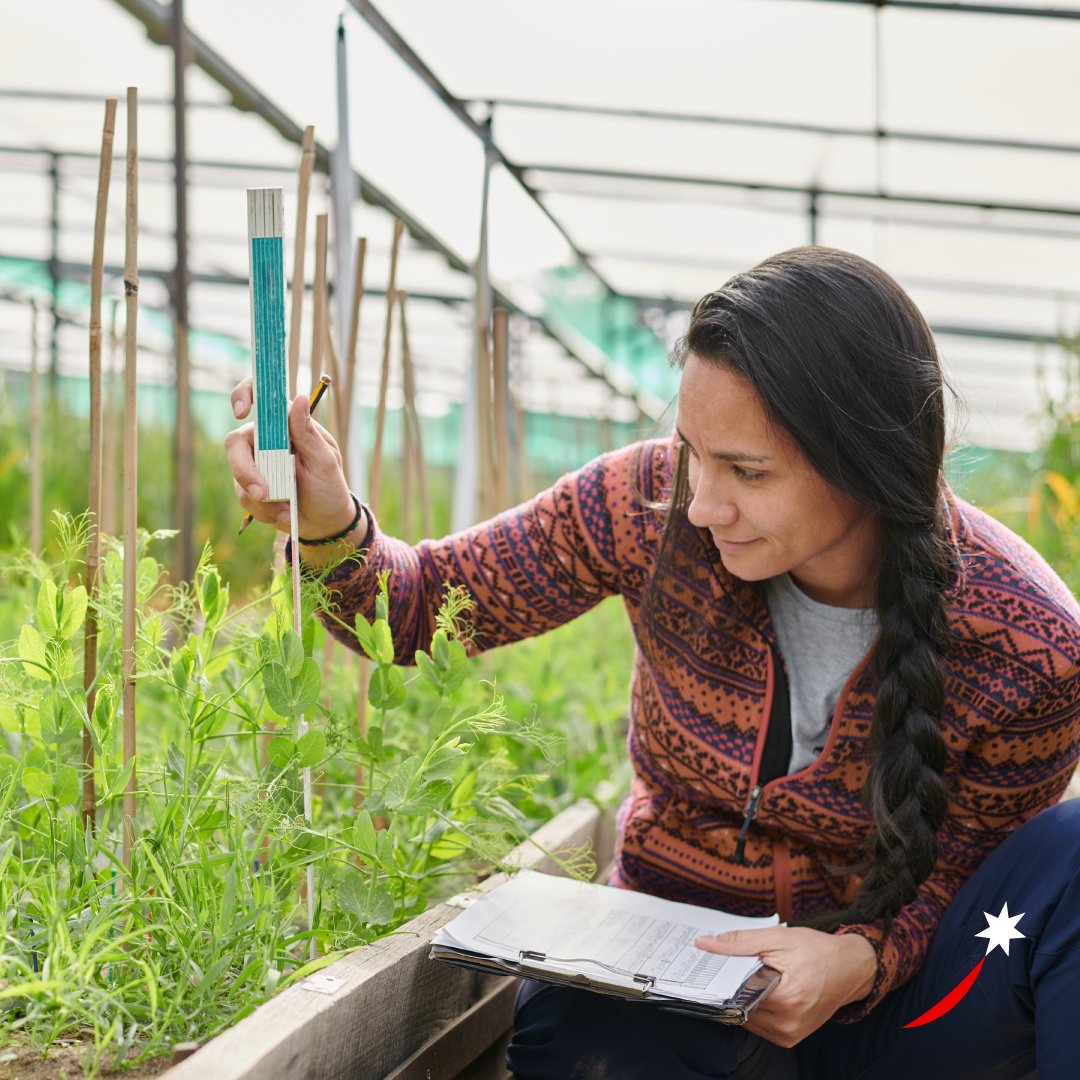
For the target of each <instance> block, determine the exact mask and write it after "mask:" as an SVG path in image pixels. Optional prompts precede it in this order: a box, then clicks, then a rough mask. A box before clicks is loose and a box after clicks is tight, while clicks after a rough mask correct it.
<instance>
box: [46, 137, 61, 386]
mask: <svg viewBox="0 0 1080 1080" xmlns="http://www.w3.org/2000/svg"><path fill="white" fill-rule="evenodd" d="M49 181H50V184H51V189H50V196H49V286H50V289H51V299H50V301H49V311H50V312H51V314H52V329H51V330H50V331H49V389H50V392H51V393H52V395H53V396H54V397H55V395H56V380H57V376H58V375H59V373H60V307H59V297H58V294H59V292H60V155H59V154H50V155H49Z"/></svg>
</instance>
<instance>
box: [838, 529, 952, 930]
mask: <svg viewBox="0 0 1080 1080" xmlns="http://www.w3.org/2000/svg"><path fill="white" fill-rule="evenodd" d="M939 514H940V511H938V513H936V514H935V515H934V517H935V518H937V517H938V516H939ZM884 548H885V549H884V552H883V557H882V565H881V570H880V573H879V578H878V590H877V610H878V620H879V625H880V629H879V636H878V642H877V647H876V650H875V655H874V663H875V668H876V672H877V677H878V693H877V701H876V704H875V707H874V722H873V727H872V729H871V735H870V744H871V751H872V752H873V753H874V761H873V765H872V766H871V769H870V775H869V777H868V778H867V782H866V788H865V796H866V800H867V803H868V805H869V807H870V810H871V812H872V814H873V819H874V835H873V840H872V855H873V861H872V862H871V863H870V864H869V866H868V867H867V868H866V869H865V871H864V874H863V882H862V888H861V889H860V890H859V892H858V894H857V895H856V897H855V899H854V901H853V902H852V905H851V907H850V909H849V910H848V911H847V912H846V913H845V916H844V921H854V922H868V921H872V920H875V919H882V920H883V921H884V923H885V928H886V931H887V930H888V927H889V924H890V923H891V921H892V919H893V917H894V916H895V915H896V913H897V912H898V911H899V910H900V908H902V907H903V906H904V905H905V904H907V903H910V902H911V901H912V900H913V899H914V898H915V895H916V893H917V891H918V888H919V885H920V884H921V883H922V881H923V880H924V879H925V878H926V877H927V876H928V875H929V874H930V871H931V869H932V868H933V865H934V862H935V860H936V858H937V831H938V829H939V828H940V827H941V824H942V822H943V821H944V820H945V813H946V810H947V808H948V791H947V788H946V784H945V780H944V777H943V775H942V774H943V772H944V769H945V741H944V739H943V738H942V735H941V712H942V709H943V707H944V703H945V674H944V670H943V668H942V664H941V654H942V653H943V652H944V650H945V648H946V647H947V644H948V639H949V627H948V617H947V605H946V599H945V592H946V589H947V587H948V580H949V557H948V548H947V546H946V543H945V540H944V537H943V530H942V528H941V523H940V522H939V521H935V526H934V528H933V529H932V530H925V529H920V530H913V529H910V528H903V527H900V528H897V527H892V528H891V529H887V531H886V534H885V545H884Z"/></svg>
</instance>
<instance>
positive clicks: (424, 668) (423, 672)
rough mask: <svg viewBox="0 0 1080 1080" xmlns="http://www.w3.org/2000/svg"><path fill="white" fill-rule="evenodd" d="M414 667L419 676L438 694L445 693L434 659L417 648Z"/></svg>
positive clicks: (444, 685)
mask: <svg viewBox="0 0 1080 1080" xmlns="http://www.w3.org/2000/svg"><path fill="white" fill-rule="evenodd" d="M415 659H416V667H417V669H418V670H419V672H420V677H421V678H422V679H423V680H424V682H426V683H427V684H428V686H430V687H431V688H432V690H434V691H435V692H436V693H438V694H444V693H446V684H445V683H444V682H443V677H442V673H441V672H440V671H439V669H438V668H437V667H436V666H435V661H434V660H432V659H431V657H430V656H428V654H427V653H426V652H423V651H421V650H419V649H418V650H417V652H416V658H415Z"/></svg>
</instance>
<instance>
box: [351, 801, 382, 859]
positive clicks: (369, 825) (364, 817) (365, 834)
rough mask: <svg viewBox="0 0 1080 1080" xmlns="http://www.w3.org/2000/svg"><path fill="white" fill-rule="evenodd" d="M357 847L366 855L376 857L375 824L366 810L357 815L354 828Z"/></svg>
mask: <svg viewBox="0 0 1080 1080" xmlns="http://www.w3.org/2000/svg"><path fill="white" fill-rule="evenodd" d="M353 829H354V835H355V838H356V840H355V842H356V846H357V847H358V848H359V849H360V850H361V851H362V852H364V854H365V855H374V854H375V849H376V845H377V841H376V838H375V823H374V822H373V821H372V820H371V815H370V814H369V813H368V812H367V811H366V810H364V809H361V810H360V812H359V813H358V814H357V815H356V824H355V825H354V826H353Z"/></svg>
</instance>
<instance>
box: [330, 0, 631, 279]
mask: <svg viewBox="0 0 1080 1080" xmlns="http://www.w3.org/2000/svg"><path fill="white" fill-rule="evenodd" d="M349 3H350V5H351V6H352V8H353V10H354V11H355V12H356V13H357V14H358V15H359V16H360V17H361V18H362V19H363V20H364V21H365V22H366V23H367V24H368V26H370V27H371V29H372V30H374V31H375V33H376V34H378V35H379V37H381V38H382V39H383V41H384V42H385V43H386V44H387V45H388V46H389V47H390V48H391V49H392V50H393V51H394V52H395V53H396V54H397V56H398V58H399V59H400V60H401V61H402V62H403V63H404V64H406V65H407V66H408V67H409V68H411V69H412V71H413V72H414V73H415V74H416V75H417V76H419V78H420V79H421V80H422V81H423V82H424V83H426V84H427V86H428V88H429V89H430V90H431V91H432V92H433V93H434V94H435V96H436V97H437V98H438V99H439V100H440V101H441V102H442V103H443V104H444V105H445V106H446V107H447V108H448V109H449V110H450V111H451V112H452V113H453V114H454V115H455V116H456V117H457V118H458V120H460V121H461V122H462V123H463V124H464V125H465V126H466V127H467V128H468V129H469V130H470V131H471V132H472V133H473V134H474V135H475V136H476V137H477V138H478V139H479V140H480V141H481V142H482V143H483V144H484V146H485V148H486V149H487V150H488V152H489V153H491V154H492V155H493V156H494V159H495V161H497V162H498V163H499V164H500V165H502V166H503V168H505V169H506V171H507V172H509V173H510V175H511V176H513V177H514V179H515V180H516V181H517V182H518V183H519V184H520V185H521V188H522V190H523V191H524V192H525V194H526V195H528V196H529V198H530V199H532V201H533V202H534V203H536V205H537V206H538V207H539V208H540V211H541V212H542V213H543V215H544V216H545V217H546V218H547V219H548V221H550V222H551V224H552V225H554V226H555V228H556V229H557V230H558V232H559V235H560V236H561V237H562V238H563V239H564V240H565V241H566V242H567V244H569V245H570V249H571V251H573V253H574V254H575V255H576V256H577V257H578V258H579V259H580V260H581V262H582V264H583V265H584V266H586V267H588V269H589V270H590V271H591V272H592V273H593V274H594V275H595V277H596V280H597V281H598V282H599V283H600V284H601V285H602V286H603V287H604V288H605V289H606V290H607V291H608V292H609V293H614V292H615V290H614V289H613V288H612V287H611V286H610V285H609V284H608V283H607V282H606V281H605V280H604V278H603V276H602V275H601V274H599V273H597V271H596V269H595V268H594V267H593V266H591V265H590V263H589V259H588V256H587V255H586V254H585V253H584V252H583V251H582V250H581V249H580V248H579V247H578V246H577V244H576V243H575V242H574V239H573V237H572V236H571V235H570V234H569V233H568V232H567V231H566V229H565V228H564V227H563V225H562V223H561V222H560V221H559V220H558V219H557V218H556V217H555V216H554V215H553V214H552V212H551V211H550V210H549V209H548V208H547V207H546V206H545V205H544V202H543V200H542V199H541V198H540V196H539V195H538V194H537V193H536V191H534V190H533V188H532V187H531V186H530V185H529V183H528V181H527V180H526V179H525V171H524V169H522V168H521V167H520V166H519V165H516V164H514V163H513V162H512V161H510V159H509V158H507V156H506V155H505V154H504V153H503V152H502V150H500V149H499V147H498V146H497V145H496V143H495V141H494V139H493V138H492V135H491V125H490V119H489V121H488V122H484V121H480V120H476V119H475V118H474V117H473V116H472V115H471V114H470V113H469V110H468V109H467V108H466V106H465V102H464V101H462V100H461V98H458V97H455V96H454V95H453V94H452V93H450V90H449V89H448V88H447V87H446V86H445V84H444V83H443V82H442V80H441V79H440V78H439V77H438V76H437V75H436V74H435V72H434V71H432V70H431V68H430V67H428V65H427V64H426V63H424V61H423V60H422V59H421V58H420V57H419V55H417V53H416V52H415V51H414V50H413V48H412V46H410V45H409V43H408V42H407V41H406V40H405V39H404V38H403V37H402V36H401V35H400V34H399V33H398V32H397V31H396V30H395V29H394V28H393V26H391V25H390V23H389V22H388V21H387V20H386V18H385V17H384V16H383V15H382V14H381V13H380V12H379V10H378V9H377V8H376V7H375V5H374V4H373V3H371V0H349Z"/></svg>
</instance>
